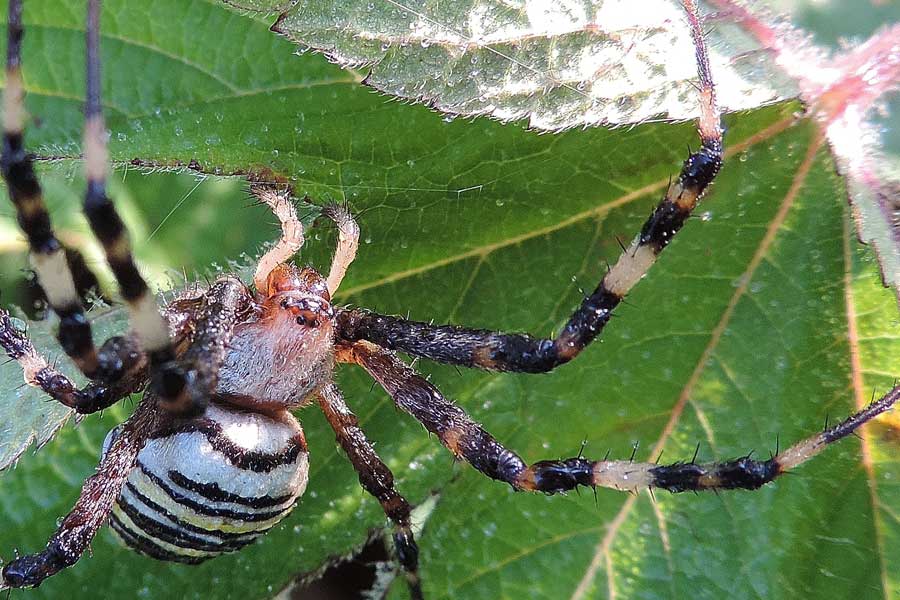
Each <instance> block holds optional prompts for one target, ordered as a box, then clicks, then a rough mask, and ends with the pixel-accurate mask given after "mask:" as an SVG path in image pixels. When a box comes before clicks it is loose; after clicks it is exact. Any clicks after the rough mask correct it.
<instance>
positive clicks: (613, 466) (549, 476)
mask: <svg viewBox="0 0 900 600" xmlns="http://www.w3.org/2000/svg"><path fill="white" fill-rule="evenodd" d="M338 359H339V360H341V361H343V362H354V363H357V364H359V365H361V366H362V367H363V368H365V369H366V371H368V372H369V374H371V375H372V377H374V378H375V380H376V381H378V383H379V384H381V386H382V387H383V388H384V389H385V390H386V391H387V392H388V394H389V395H390V396H391V398H393V400H394V402H395V403H396V404H397V406H398V407H400V408H401V409H402V410H404V411H406V412H408V413H409V414H411V415H412V416H414V417H415V418H416V419H418V420H419V422H421V423H422V425H424V426H425V428H426V429H427V430H428V431H430V432H431V433H433V434H435V435H437V436H438V438H439V439H440V440H441V443H443V444H444V445H445V446H446V447H447V448H448V449H449V450H450V451H451V452H452V453H453V454H454V455H455V456H456V457H457V458H459V459H462V460H465V461H466V462H468V463H469V464H471V465H472V466H473V467H475V468H476V469H478V470H479V471H481V472H482V473H484V474H485V475H487V476H488V477H490V478H492V479H497V480H499V481H505V482H506V483H508V484H509V485H511V486H512V487H513V488H515V489H517V490H528V491H535V492H545V493H548V494H552V493H556V492H564V491H566V490H572V489H575V488H576V487H578V486H579V485H584V486H591V487H608V488H613V489H617V490H624V491H629V492H636V491H639V490H641V489H645V488H660V489H664V490H668V491H669V492H673V493H677V492H686V491H702V490H717V489H757V488H759V487H761V486H763V485H765V484H767V483H769V482H770V481H773V480H774V479H775V478H777V477H778V476H779V475H782V474H783V473H785V472H787V471H788V470H790V469H793V468H795V467H798V466H800V465H801V464H803V463H804V462H806V461H807V460H809V459H810V458H812V457H813V456H816V455H817V454H819V453H820V452H821V451H822V450H823V449H824V448H825V447H826V446H827V445H828V444H831V443H833V442H836V441H838V440H840V439H843V438H845V437H847V436H848V435H850V434H852V433H853V432H854V431H856V429H858V428H859V427H860V426H861V425H863V424H864V423H866V422H868V421H870V420H871V419H873V418H874V417H876V416H877V415H879V414H881V413H883V412H885V411H886V410H888V409H890V408H891V407H892V406H893V405H894V403H895V402H897V400H898V399H900V386H897V387H895V388H894V389H893V390H891V391H890V392H889V393H888V394H886V395H885V396H884V397H882V398H881V399H879V400H877V401H875V402H873V403H872V404H870V405H869V406H867V407H866V408H864V409H863V410H861V411H859V412H857V413H855V414H853V415H851V416H850V417H848V418H847V419H845V420H844V421H842V422H841V423H839V424H837V425H835V426H834V427H831V428H829V429H826V430H825V431H823V432H821V433H818V434H816V435H813V436H811V437H809V438H807V439H805V440H803V441H801V442H798V443H797V444H795V445H793V446H791V447H790V448H788V449H786V450H784V451H781V452H779V453H778V454H776V455H775V456H773V457H772V458H770V459H768V460H754V459H752V458H750V456H745V457H743V458H738V459H736V460H730V461H724V462H714V463H695V462H693V461H691V462H687V463H685V462H678V463H673V464H670V465H658V464H654V463H640V462H633V461H630V460H624V461H623V460H599V461H595V460H590V459H587V458H584V457H581V456H578V457H573V458H566V459H560V460H542V461H538V462H535V463H533V464H531V465H528V464H527V463H526V462H525V461H524V460H522V459H521V458H520V457H519V456H518V455H517V454H516V453H515V452H513V451H511V450H508V449H506V448H505V447H504V446H503V445H502V444H501V443H500V442H498V441H497V440H496V439H494V437H493V436H491V434H489V433H488V432H487V431H485V430H484V428H482V427H481V425H479V424H478V423H476V422H475V421H473V420H472V419H471V417H469V416H468V415H467V414H466V412H465V411H464V410H463V409H462V408H460V407H459V406H457V405H456V404H454V403H453V402H450V401H449V400H447V399H446V398H444V396H443V395H442V394H441V393H440V391H438V389H437V388H436V387H434V386H433V385H431V384H430V383H429V382H428V381H426V380H425V379H424V378H423V377H422V376H421V375H419V374H418V373H416V372H415V371H414V370H413V369H412V368H411V367H409V366H408V365H407V364H406V363H404V362H403V361H402V360H400V359H399V358H398V357H397V356H396V355H395V354H394V353H393V352H390V351H388V350H384V349H381V348H378V347H376V346H374V345H372V344H370V343H366V342H359V343H357V344H354V345H353V346H352V347H351V348H348V349H344V350H342V351H341V352H340V353H339V355H338Z"/></svg>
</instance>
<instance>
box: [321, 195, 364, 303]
mask: <svg viewBox="0 0 900 600" xmlns="http://www.w3.org/2000/svg"><path fill="white" fill-rule="evenodd" d="M322 213H323V214H324V215H325V216H326V217H328V218H329V219H331V220H332V221H334V223H335V225H337V228H338V243H337V248H335V250H334V258H333V259H332V261H331V269H329V271H328V293H329V294H331V297H332V298H333V297H334V294H335V292H337V289H338V287H340V285H341V281H343V280H344V275H345V274H346V273H347V268H348V267H349V266H350V263H352V262H353V259H354V258H356V250H357V249H358V248H359V225H357V223H356V220H354V218H353V215H352V214H350V210H349V209H348V208H347V207H346V206H344V205H342V204H330V205H328V206H326V207H325V208H324V210H323V211H322Z"/></svg>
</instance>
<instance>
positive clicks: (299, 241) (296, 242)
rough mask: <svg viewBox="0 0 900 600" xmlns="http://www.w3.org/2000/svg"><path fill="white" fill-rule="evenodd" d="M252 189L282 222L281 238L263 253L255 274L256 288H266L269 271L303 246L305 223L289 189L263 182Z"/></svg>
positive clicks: (288, 258)
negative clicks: (282, 189) (277, 187)
mask: <svg viewBox="0 0 900 600" xmlns="http://www.w3.org/2000/svg"><path fill="white" fill-rule="evenodd" d="M250 191H251V192H252V193H253V195H254V196H256V197H257V198H259V200H260V202H263V203H265V204H267V205H268V206H269V208H271V209H272V212H273V213H275V216H276V217H278V220H279V221H280V222H281V239H280V240H278V242H277V243H276V244H275V245H274V246H273V247H272V248H271V249H270V250H269V251H268V252H266V253H265V254H263V255H262V257H261V258H260V259H259V262H258V263H256V273H254V275H253V283H254V285H256V289H257V290H265V289H266V280H267V278H268V277H269V273H271V272H272V270H273V269H274V268H275V267H277V266H278V265H280V264H281V263H284V262H287V261H288V260H290V259H291V257H292V256H294V255H295V254H296V253H297V252H299V251H300V248H301V247H302V246H303V223H301V222H300V219H298V218H297V210H296V209H295V208H294V204H293V202H291V198H290V193H289V192H288V191H278V190H276V189H274V188H273V187H271V186H267V185H263V184H257V185H253V186H251V188H250Z"/></svg>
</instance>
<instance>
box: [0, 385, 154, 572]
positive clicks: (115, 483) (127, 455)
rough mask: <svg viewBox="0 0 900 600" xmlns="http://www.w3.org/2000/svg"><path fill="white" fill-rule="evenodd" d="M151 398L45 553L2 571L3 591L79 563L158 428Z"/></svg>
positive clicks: (90, 481) (15, 562) (105, 459)
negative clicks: (135, 463)
mask: <svg viewBox="0 0 900 600" xmlns="http://www.w3.org/2000/svg"><path fill="white" fill-rule="evenodd" d="M158 415H159V413H158V411H157V410H156V407H155V400H154V399H153V398H149V397H148V398H145V399H144V400H143V401H142V402H141V403H140V404H139V405H138V407H137V409H136V410H135V411H134V414H132V415H131V417H130V418H129V419H128V421H126V422H125V424H124V425H123V427H122V430H121V434H120V435H119V436H118V437H117V438H116V440H115V441H114V442H113V444H112V446H111V447H110V449H109V451H108V452H107V453H106V455H105V456H104V457H103V460H102V461H101V462H100V466H99V467H98V468H97V472H96V473H95V474H94V475H92V476H91V477H89V478H88V479H87V481H85V483H84V487H83V488H82V490H81V496H79V498H78V501H77V502H76V503H75V506H74V507H73V508H72V511H71V512H70V513H69V514H68V515H66V517H65V518H64V519H63V521H62V523H61V524H60V525H59V527H58V528H57V530H56V532H55V533H54V534H53V535H52V536H51V538H50V541H49V542H48V543H47V547H46V549H44V550H43V551H41V552H38V553H37V554H31V555H27V556H22V557H20V558H17V559H15V560H13V561H11V562H10V563H9V564H7V565H5V566H4V567H3V570H2V571H0V589H4V588H6V587H34V586H38V585H40V584H41V582H42V581H44V579H46V578H47V577H50V576H51V575H54V574H56V573H58V572H59V571H61V570H62V569H65V568H66V567H69V566H71V565H73V564H75V563H76V562H77V561H78V559H79V558H81V555H82V554H84V552H85V550H87V548H88V546H89V545H90V543H91V540H92V539H93V538H94V535H95V534H96V533H97V530H98V529H100V527H101V526H102V525H103V523H105V522H106V518H107V516H108V515H109V513H110V511H111V510H112V506H113V503H114V502H115V501H116V498H118V496H119V493H120V491H121V489H122V486H123V485H124V483H125V479H126V477H127V476H128V472H129V471H131V468H132V466H133V465H134V461H135V459H136V458H137V455H138V452H139V451H140V449H141V448H142V447H143V445H144V442H145V441H146V440H147V438H148V437H149V436H150V434H151V433H152V432H153V431H154V430H155V429H156V428H157V426H158V424H159V416H158Z"/></svg>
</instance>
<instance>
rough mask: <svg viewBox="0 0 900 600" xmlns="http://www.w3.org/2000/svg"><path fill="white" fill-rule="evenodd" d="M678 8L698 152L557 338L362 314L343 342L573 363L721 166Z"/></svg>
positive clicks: (444, 355) (517, 366)
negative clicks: (693, 94)
mask: <svg viewBox="0 0 900 600" xmlns="http://www.w3.org/2000/svg"><path fill="white" fill-rule="evenodd" d="M684 4H685V8H686V10H687V14H688V20H689V22H690V26H691V33H692V35H693V37H694V43H695V47H696V49H697V52H696V54H697V71H698V74H699V78H700V85H699V89H700V91H699V94H700V119H699V122H698V130H699V133H700V149H699V150H698V151H697V152H694V153H692V154H691V155H690V156H689V157H688V158H687V160H686V161H685V162H684V165H683V166H682V168H681V173H680V174H679V176H678V178H677V180H675V181H674V182H673V183H672V185H670V186H669V189H668V190H667V191H666V195H665V197H664V198H663V199H662V201H661V202H660V203H659V205H658V206H657V207H656V209H655V210H654V211H653V213H652V214H651V215H650V218H649V219H647V221H646V222H645V223H644V226H643V228H642V229H641V232H640V233H639V234H638V235H637V236H636V237H635V238H634V240H633V241H632V242H631V245H630V246H629V247H628V248H627V249H626V250H625V252H624V253H623V254H622V256H621V257H620V258H619V260H618V261H617V262H616V264H615V265H613V266H612V267H611V268H610V269H609V271H608V272H607V273H606V275H605V276H604V277H603V279H602V280H601V281H600V284H599V285H598V286H597V288H596V289H595V290H594V292H593V293H592V294H591V295H590V296H588V297H587V298H585V299H584V300H583V301H582V303H581V306H579V307H578V308H577V309H576V310H575V312H574V313H573V314H572V316H571V317H570V318H569V321H568V322H567V323H566V324H565V325H564V326H563V328H562V331H560V333H559V334H558V335H557V336H556V337H555V338H552V339H539V338H534V337H532V336H530V335H527V334H505V333H496V332H493V331H488V330H480V329H467V328H464V327H457V326H454V325H432V324H431V323H423V322H419V321H410V320H408V319H403V318H401V317H394V316H387V315H380V314H377V313H373V312H369V311H366V310H361V309H359V310H343V311H341V312H340V313H339V314H338V325H339V326H338V335H339V336H340V337H341V338H342V339H344V340H346V341H351V342H352V341H358V340H367V341H370V342H374V343H376V344H378V345H379V346H382V347H384V348H390V349H392V350H399V351H401V352H405V353H407V354H411V355H413V356H420V357H424V358H429V359H432V360H436V361H440V362H444V363H450V364H455V365H463V366H466V367H478V368H482V369H489V370H494V371H523V372H527V373H540V372H545V371H549V370H551V369H553V368H555V367H557V366H559V365H561V364H563V363H566V362H568V361H570V360H572V359H573V358H575V357H576V356H577V355H578V354H579V353H580V352H581V351H582V350H583V349H584V348H585V347H586V346H587V345H588V344H590V343H591V342H592V341H593V340H594V338H595V337H597V336H598V335H599V334H600V332H601V331H602V330H603V327H604V326H605V325H606V323H607V322H608V321H609V319H610V318H611V316H612V311H613V309H614V308H615V307H616V306H618V305H619V303H620V302H621V301H622V299H623V298H624V297H625V295H626V294H627V293H628V292H629V291H630V290H631V289H632V288H633V287H634V285H635V284H636V283H637V282H638V281H639V280H640V279H641V277H642V276H643V275H644V274H645V273H646V272H647V271H648V270H649V269H650V267H651V266H652V265H653V264H654V263H655V262H656V259H657V257H658V256H659V254H660V253H661V252H662V251H663V249H664V248H665V247H666V246H667V245H668V244H669V242H671V241H672V238H673V237H674V236H675V234H676V233H678V231H679V230H680V229H681V227H682V226H683V225H684V223H685V221H686V220H687V218H688V217H689V216H690V214H691V211H692V210H693V209H694V207H695V206H696V205H697V203H698V202H699V200H700V197H701V196H702V195H703V193H704V191H705V190H706V188H707V187H708V186H709V184H710V183H712V181H713V179H714V178H715V176H716V174H717V173H718V172H719V168H720V167H721V165H722V152H723V145H722V130H721V128H720V126H719V110H718V108H717V106H716V100H715V92H714V89H713V82H712V75H711V74H710V69H709V59H708V57H707V53H706V46H705V43H704V41H703V35H702V31H701V23H700V17H699V15H698V12H697V9H696V6H694V4H693V2H691V1H690V0H685V2H684Z"/></svg>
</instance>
